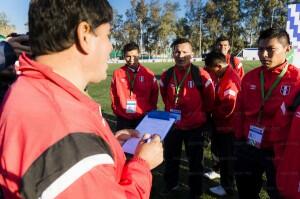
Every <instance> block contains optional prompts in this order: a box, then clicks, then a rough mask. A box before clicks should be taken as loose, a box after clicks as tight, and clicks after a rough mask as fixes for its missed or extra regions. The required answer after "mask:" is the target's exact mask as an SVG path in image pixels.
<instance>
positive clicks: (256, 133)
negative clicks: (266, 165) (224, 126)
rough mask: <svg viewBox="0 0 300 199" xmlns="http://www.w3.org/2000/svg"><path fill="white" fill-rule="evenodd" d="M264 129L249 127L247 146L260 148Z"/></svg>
mask: <svg viewBox="0 0 300 199" xmlns="http://www.w3.org/2000/svg"><path fill="white" fill-rule="evenodd" d="M264 131H265V128H262V127H258V126H255V125H250V129H249V134H248V141H247V142H248V144H249V145H251V146H254V147H256V148H260V146H261V142H262V138H263V135H264Z"/></svg>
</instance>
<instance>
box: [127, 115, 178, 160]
mask: <svg viewBox="0 0 300 199" xmlns="http://www.w3.org/2000/svg"><path fill="white" fill-rule="evenodd" d="M174 122H175V119H174V118H170V119H169V120H164V119H157V118H149V117H148V116H147V115H146V116H145V117H144V119H143V120H142V121H141V122H140V123H139V125H138V126H137V127H136V130H138V131H139V132H140V134H141V137H143V135H144V134H145V133H149V134H151V135H152V134H157V135H159V136H160V138H161V140H163V139H164V138H165V136H166V135H167V133H168V132H169V130H170V128H171V127H172V125H173V123H174ZM140 139H141V138H130V139H129V140H127V141H126V142H125V143H124V145H123V150H124V152H126V153H130V154H134V152H135V148H136V146H137V145H138V143H139V141H140Z"/></svg>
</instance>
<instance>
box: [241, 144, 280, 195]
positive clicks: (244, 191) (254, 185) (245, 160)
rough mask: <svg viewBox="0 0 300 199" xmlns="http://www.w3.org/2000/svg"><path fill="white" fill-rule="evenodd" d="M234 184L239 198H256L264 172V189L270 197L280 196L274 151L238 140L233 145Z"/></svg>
mask: <svg viewBox="0 0 300 199" xmlns="http://www.w3.org/2000/svg"><path fill="white" fill-rule="evenodd" d="M235 147H236V148H235V154H236V158H237V161H236V162H235V174H236V178H235V179H236V184H237V188H238V193H239V198H241V199H248V198H249V199H256V198H259V192H260V190H261V188H262V182H263V180H262V175H263V173H264V172H266V177H267V186H266V191H267V192H268V194H269V197H270V198H271V199H277V198H280V196H279V193H278V190H277V188H276V172H275V167H274V164H273V157H274V153H273V152H272V151H271V150H264V149H257V148H255V147H253V146H250V145H248V144H246V143H245V142H240V143H237V144H236V145H235Z"/></svg>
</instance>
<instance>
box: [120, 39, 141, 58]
mask: <svg viewBox="0 0 300 199" xmlns="http://www.w3.org/2000/svg"><path fill="white" fill-rule="evenodd" d="M132 50H137V51H138V52H140V47H139V45H137V44H136V43H135V42H129V43H128V44H126V45H125V46H124V47H123V55H124V56H125V53H126V52H128V51H132Z"/></svg>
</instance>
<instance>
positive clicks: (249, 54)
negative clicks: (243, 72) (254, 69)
mask: <svg viewBox="0 0 300 199" xmlns="http://www.w3.org/2000/svg"><path fill="white" fill-rule="evenodd" d="M257 53H258V48H244V49H243V50H241V51H240V52H239V53H238V54H237V55H236V56H237V57H238V58H239V59H240V60H259V58H258V54H257Z"/></svg>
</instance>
